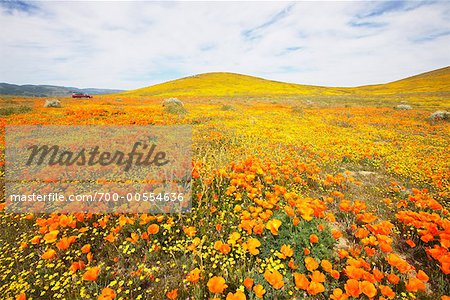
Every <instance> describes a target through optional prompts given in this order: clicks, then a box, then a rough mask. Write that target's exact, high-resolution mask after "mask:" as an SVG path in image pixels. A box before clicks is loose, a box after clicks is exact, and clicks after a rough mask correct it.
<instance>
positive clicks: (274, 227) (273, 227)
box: [266, 219, 282, 235]
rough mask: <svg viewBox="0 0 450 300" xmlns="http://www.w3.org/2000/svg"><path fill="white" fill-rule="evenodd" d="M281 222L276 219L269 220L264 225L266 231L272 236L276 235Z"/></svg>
mask: <svg viewBox="0 0 450 300" xmlns="http://www.w3.org/2000/svg"><path fill="white" fill-rule="evenodd" d="M281 224H282V222H281V221H280V220H278V219H271V220H269V221H268V222H267V224H266V229H268V230H270V232H271V233H272V234H273V235H278V229H279V228H280V226H281Z"/></svg>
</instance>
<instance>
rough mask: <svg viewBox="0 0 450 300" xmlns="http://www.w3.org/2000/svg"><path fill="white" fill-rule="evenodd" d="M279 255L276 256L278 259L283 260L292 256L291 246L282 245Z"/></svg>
mask: <svg viewBox="0 0 450 300" xmlns="http://www.w3.org/2000/svg"><path fill="white" fill-rule="evenodd" d="M280 252H281V253H280V255H278V257H279V258H281V259H284V258H287V257H291V256H292V255H293V254H294V250H292V248H291V246H289V245H283V246H281V249H280Z"/></svg>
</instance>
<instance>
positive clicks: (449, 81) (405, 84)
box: [121, 67, 450, 97]
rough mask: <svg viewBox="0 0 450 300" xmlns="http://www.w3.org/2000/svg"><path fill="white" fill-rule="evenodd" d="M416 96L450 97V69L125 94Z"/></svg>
mask: <svg viewBox="0 0 450 300" xmlns="http://www.w3.org/2000/svg"><path fill="white" fill-rule="evenodd" d="M416 93H428V94H429V93H445V94H450V67H445V68H442V69H438V70H434V71H431V72H427V73H422V74H419V75H416V76H412V77H409V78H405V79H402V80H398V81H394V82H390V83H386V84H377V85H367V86H360V87H351V88H344V87H323V86H314V85H303V84H294V83H285V82H279V81H273V80H267V79H263V78H258V77H253V76H248V75H242V74H235V73H226V72H216V73H204V74H199V75H194V76H190V77H185V78H181V79H177V80H173V81H168V82H164V83H161V84H156V85H152V86H149V87H144V88H140V89H136V90H131V91H126V92H123V93H121V94H122V95H127V96H157V97H176V96H178V97H180V96H192V97H213V96H216V97H221V96H277V95H279V96H281V95H310V96H320V95H323V96H328V95H342V96H344V95H354V94H360V95H365V94H370V95H375V94H376V95H379V94H383V95H389V94H416Z"/></svg>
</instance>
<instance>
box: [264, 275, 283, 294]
mask: <svg viewBox="0 0 450 300" xmlns="http://www.w3.org/2000/svg"><path fill="white" fill-rule="evenodd" d="M264 279H266V280H267V282H268V283H269V284H270V285H271V286H272V287H273V288H274V289H277V290H279V289H281V288H282V287H283V286H284V281H283V275H281V274H280V272H278V271H277V270H274V271H273V272H270V271H269V270H266V271H265V272H264Z"/></svg>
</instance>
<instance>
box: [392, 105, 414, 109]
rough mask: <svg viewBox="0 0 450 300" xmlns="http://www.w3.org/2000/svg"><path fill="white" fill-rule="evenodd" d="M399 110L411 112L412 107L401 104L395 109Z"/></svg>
mask: <svg viewBox="0 0 450 300" xmlns="http://www.w3.org/2000/svg"><path fill="white" fill-rule="evenodd" d="M395 109H397V110H410V109H412V107H411V105H408V104H399V105H397V106H396V107H395Z"/></svg>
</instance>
